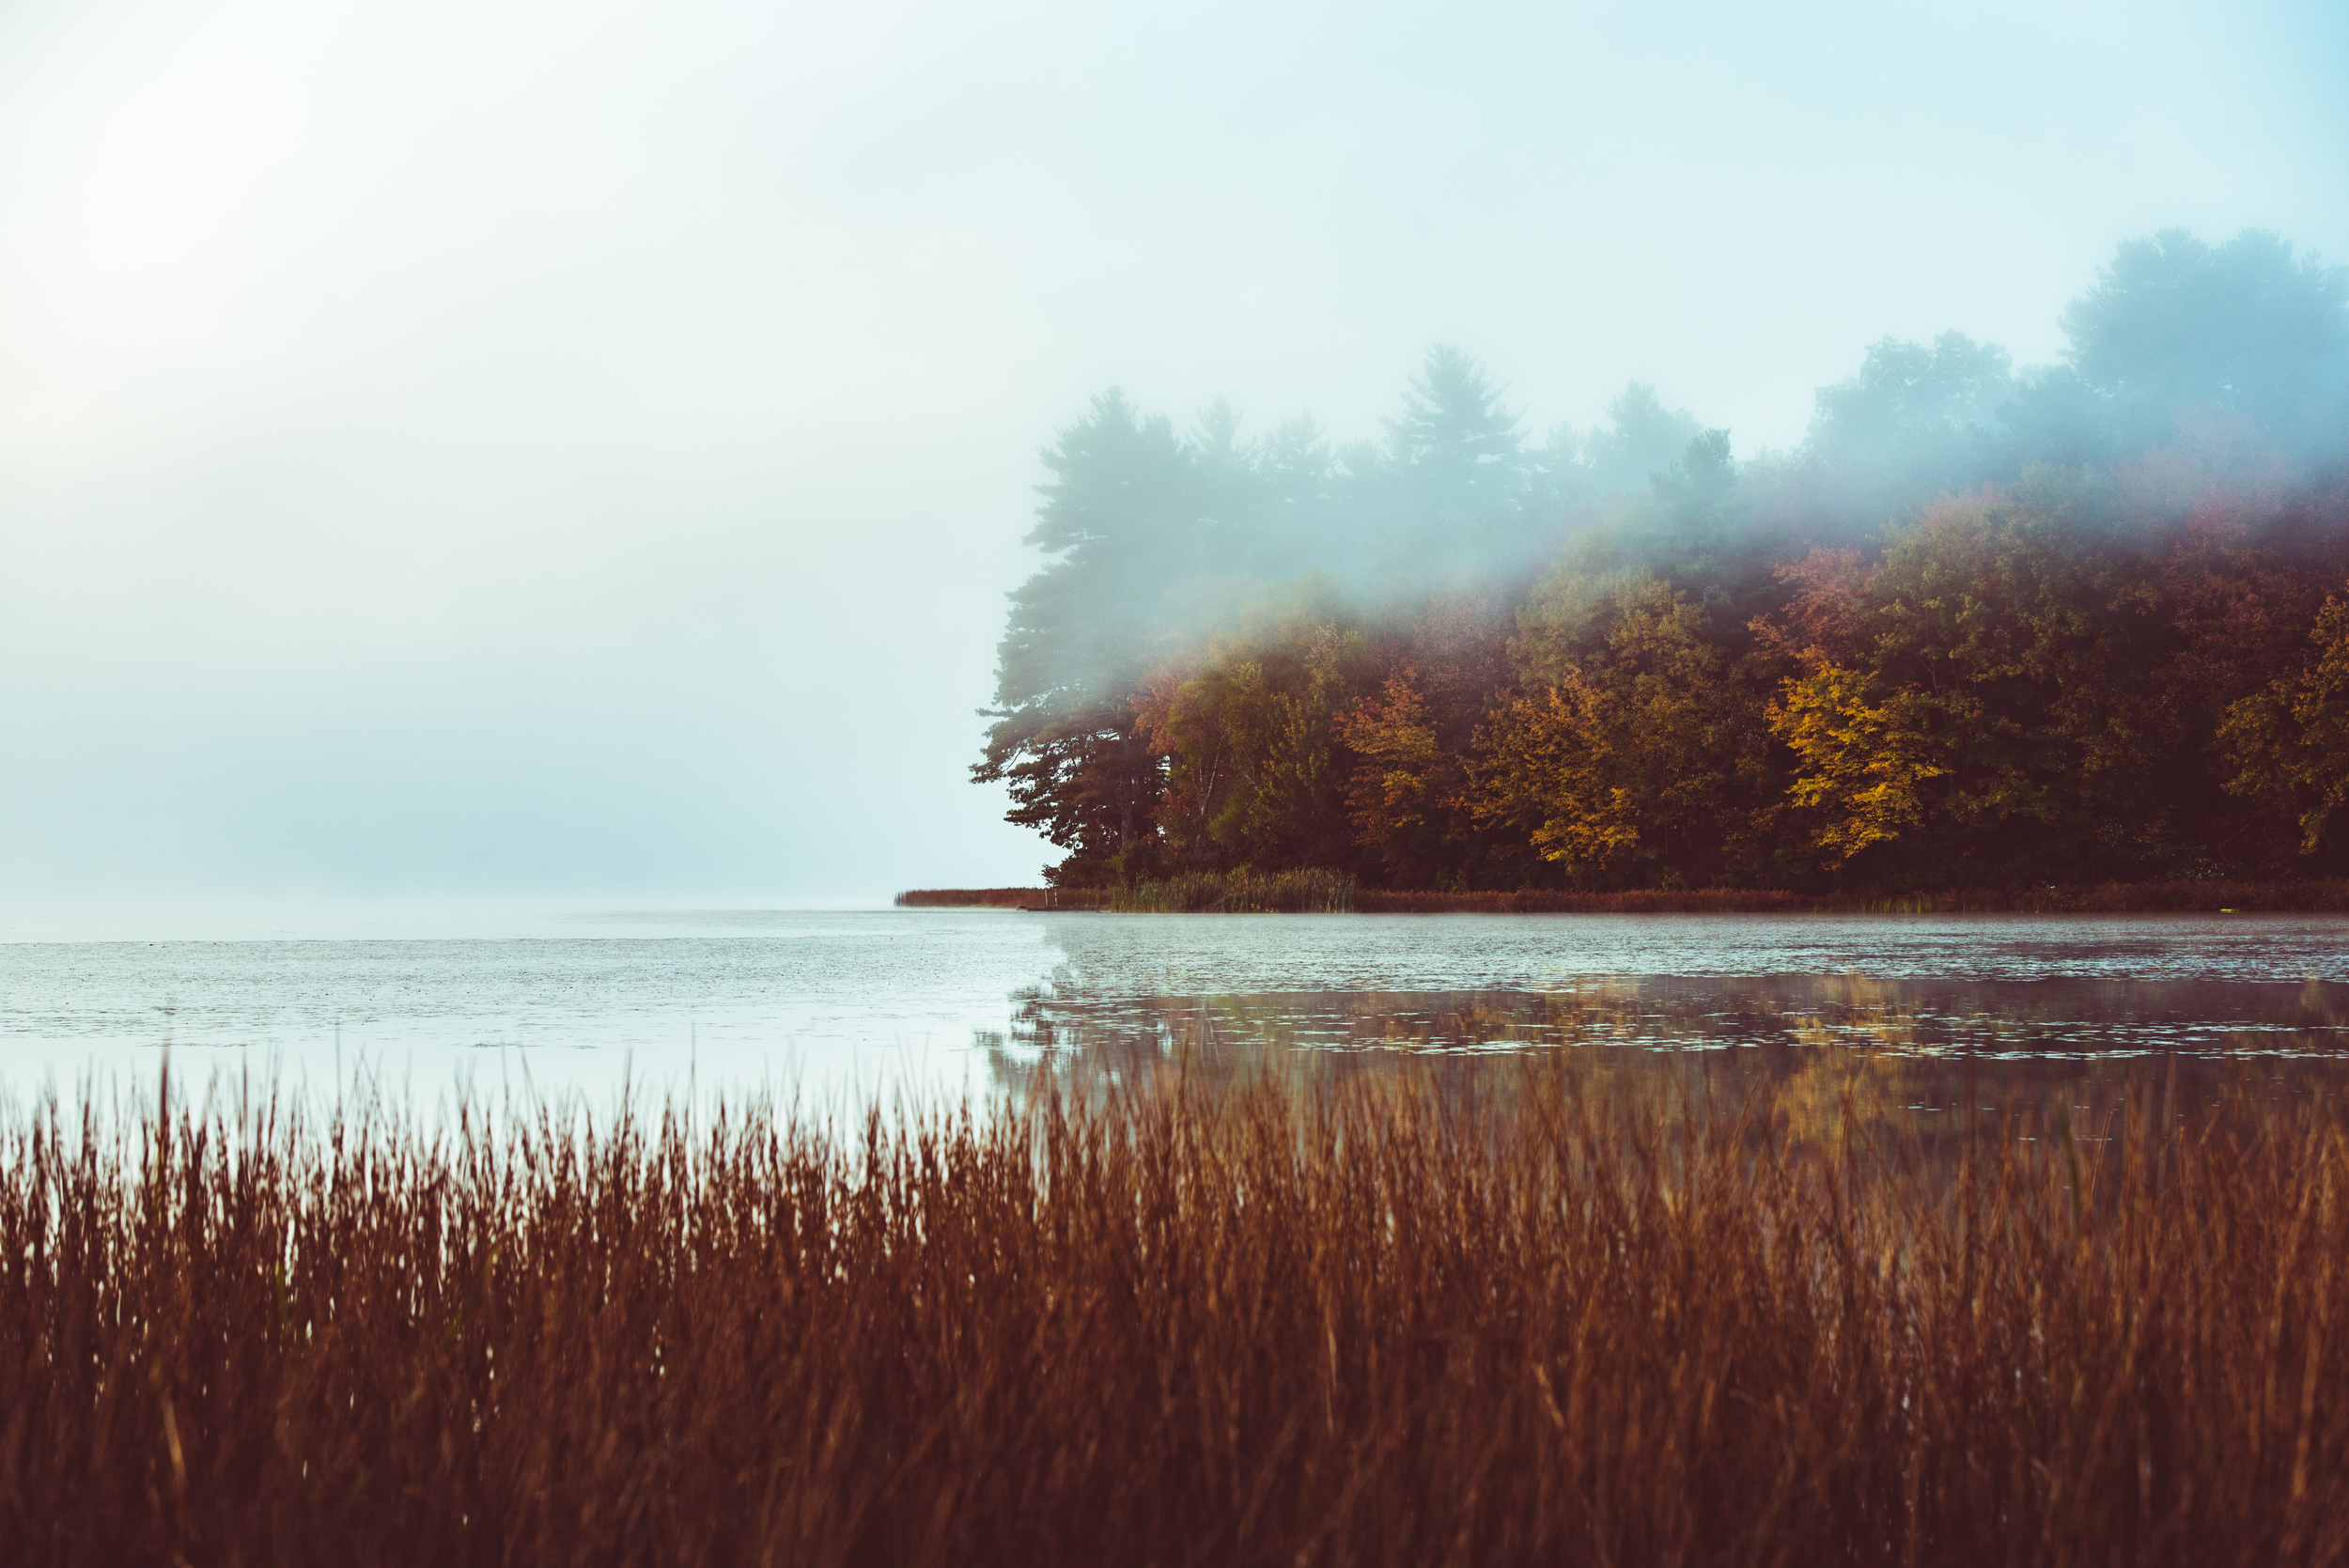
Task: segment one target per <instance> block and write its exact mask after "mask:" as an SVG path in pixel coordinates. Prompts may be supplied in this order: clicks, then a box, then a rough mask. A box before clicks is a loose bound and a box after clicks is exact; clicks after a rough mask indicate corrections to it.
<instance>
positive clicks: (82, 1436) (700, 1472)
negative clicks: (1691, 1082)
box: [0, 1073, 2349, 1568]
mask: <svg viewBox="0 0 2349 1568" xmlns="http://www.w3.org/2000/svg"><path fill="white" fill-rule="evenodd" d="M2172 1121H2174V1118H2173V1117H2171V1116H2170V1115H2168V1114H2166V1113H2164V1112H2163V1111H2161V1110H2158V1109H2157V1106H2156V1102H2155V1100H2153V1099H2148V1100H2146V1101H2145V1102H2143V1103H2141V1104H2139V1105H2137V1106H2136V1107H2134V1108H2133V1109H2132V1110H2128V1111H2127V1112H2126V1113H2124V1114H2120V1115H2118V1116H2117V1118H2116V1119H2115V1121H2114V1123H2113V1125H2112V1126H2108V1127H2100V1128H2098V1129H2096V1130H2097V1132H2098V1133H2099V1134H2100V1135H2102V1134H2108V1135H2109V1137H2108V1138H2105V1137H2102V1136H2100V1137H2099V1138H2098V1139H2096V1140H2090V1139H2088V1138H2086V1137H2081V1138H2077V1139H2076V1138H2074V1137H2073V1136H2072V1134H2073V1132H2074V1130H2075V1129H2073V1128H2072V1127H2071V1126H2069V1125H2068V1124H2056V1123H2043V1122H2042V1121H2041V1120H2040V1119H2038V1118H2036V1117H2033V1116H2027V1115H2023V1114H2021V1113H2019V1112H2016V1113H2012V1114H2010V1115H2009V1116H2007V1117H2006V1118H2004V1119H1999V1118H1994V1117H1987V1116H1985V1117H1984V1118H1983V1126H1982V1128H1981V1129H1980V1131H1979V1135H1978V1137H1976V1138H1974V1139H1972V1140H1969V1141H1965V1148H1964V1152H1963V1153H1961V1154H1960V1155H1958V1156H1957V1157H1954V1159H1953V1160H1942V1159H1939V1158H1938V1157H1926V1156H1925V1155H1924V1154H1923V1153H1922V1152H1921V1149H1920V1148H1919V1147H1918V1146H1916V1145H1892V1146H1887V1145H1871V1144H1864V1143H1859V1142H1856V1141H1850V1137H1849V1135H1846V1136H1845V1141H1842V1142H1840V1143H1837V1144H1835V1145H1834V1146H1828V1147H1820V1146H1817V1145H1814V1144H1810V1143H1806V1142H1802V1141H1797V1140H1796V1139H1795V1138H1794V1137H1793V1136H1792V1135H1791V1134H1790V1133H1789V1131H1788V1130H1787V1129H1788V1126H1789V1124H1788V1123H1787V1121H1786V1120H1785V1119H1784V1118H1783V1117H1782V1116H1781V1114H1780V1112H1779V1110H1778V1108H1777V1107H1775V1106H1774V1105H1771V1104H1766V1103H1749V1104H1745V1105H1741V1106H1738V1107H1735V1108H1731V1109H1708V1108H1707V1107H1705V1106H1704V1105H1703V1104H1702V1103H1695V1102H1690V1101H1688V1100H1687V1099H1686V1098H1683V1099H1682V1100H1680V1101H1678V1102H1674V1101H1672V1100H1664V1101H1657V1100H1651V1099H1641V1098H1639V1097H1636V1096H1633V1095H1630V1094H1626V1093H1612V1094H1608V1093H1598V1092H1594V1091H1592V1090H1590V1089H1589V1088H1588V1087H1587V1086H1583V1087H1578V1086H1577V1084H1576V1083H1575V1082H1574V1081H1573V1080H1571V1079H1568V1078H1566V1077H1564V1076H1563V1075H1556V1076H1544V1075H1542V1074H1539V1073H1534V1074H1532V1076H1529V1077H1528V1078H1527V1079H1524V1080H1523V1081H1522V1082H1521V1083H1520V1084H1518V1085H1517V1087H1516V1089H1515V1090H1514V1091H1513V1092H1512V1093H1511V1094H1509V1095H1508V1096H1507V1098H1506V1099H1505V1101H1493V1100H1487V1099H1476V1098H1470V1097H1467V1096H1464V1095H1462V1094H1458V1093H1452V1092H1446V1091H1443V1090H1442V1089H1440V1088H1439V1086H1438V1085H1436V1084H1435V1083H1434V1082H1433V1081H1432V1080H1428V1079H1413V1080H1409V1081H1407V1082H1403V1083H1399V1084H1398V1083H1394V1082H1388V1083H1383V1084H1381V1083H1372V1082H1368V1081H1363V1082H1360V1083H1357V1084H1355V1085H1353V1086H1351V1087H1348V1088H1346V1089H1344V1090H1341V1091H1335V1092H1330V1093H1326V1094H1320V1095H1318V1096H1315V1097H1308V1098H1304V1099H1299V1098H1298V1097H1296V1096H1292V1095H1286V1094H1282V1093H1279V1092H1276V1091H1275V1090H1273V1089H1272V1088H1270V1087H1268V1086H1260V1087H1258V1088H1256V1089H1252V1090H1248V1091H1243V1092H1238V1093H1235V1094H1229V1095H1225V1096H1221V1097H1214V1098H1210V1097H1208V1096H1206V1095H1203V1094H1198V1093H1196V1092H1175V1093H1171V1094H1163V1095H1148V1096H1128V1097H1125V1098H1122V1099H1116V1100H1114V1101H1113V1103H1108V1104H1105V1105H1100V1106H1097V1107H1089V1106H1087V1105H1082V1104H1080V1103H1078V1102H1075V1101H1072V1100H1070V1099H1068V1098H1066V1097H1063V1096H1061V1095H1059V1094H1055V1093H1053V1092H1051V1091H1050V1090H1049V1089H1044V1090H1039V1091H1038V1096H1037V1098H1036V1099H1035V1100H1034V1102H1033V1103H1032V1104H1030V1105H1029V1106H1028V1107H1027V1108H1026V1109H1019V1108H1016V1107H1012V1106H1009V1105H1004V1106H999V1107H994V1108H990V1109H987V1110H977V1111H972V1112H964V1113H959V1114H954V1115H934V1116H929V1117H926V1118H914V1119H912V1120H910V1121H908V1122H905V1123H902V1124H892V1123H889V1122H885V1121H884V1120H882V1119H880V1118H879V1117H875V1118H873V1119H870V1120H868V1121H866V1122H864V1123H863V1124H862V1125H860V1126H855V1127H853V1128H850V1129H848V1130H835V1129H832V1128H831V1127H828V1126H822V1125H819V1124H816V1123H812V1122H809V1121H806V1120H801V1119H797V1118H794V1117H791V1116H787V1115H782V1114H770V1113H753V1114H747V1115H744V1114H735V1115H729V1116H727V1117H725V1118H723V1119H722V1120H720V1121H719V1122H717V1123H716V1124H715V1125H705V1126H688V1125H686V1124H685V1123H684V1122H682V1121H680V1120H678V1119H677V1118H676V1117H673V1116H672V1117H659V1118H652V1119H642V1118H637V1117H632V1116H623V1117H621V1118H619V1119H618V1120H616V1121H615V1122H612V1123H610V1124H608V1125H605V1126H600V1127H597V1128H595V1129H593V1130H586V1129H584V1128H583V1126H581V1125H580V1124H578V1123H576V1122H571V1121H567V1120H566V1119H564V1118H561V1117H555V1116H541V1117H540V1118H539V1119H538V1120H537V1121H536V1122H535V1123H532V1124H530V1125H528V1126H514V1125H512V1124H510V1123H509V1124H507V1125H506V1126H504V1127H503V1128H502V1129H501V1130H498V1131H494V1132H492V1131H490V1130H487V1129H486V1128H485V1126H484V1125H483V1123H482V1121H481V1120H480V1119H479V1118H478V1117H477V1116H471V1115H468V1116H462V1117H460V1118H459V1120H458V1121H457V1122H456V1123H455V1124H454V1125H453V1126H451V1127H450V1129H449V1130H447V1131H446V1132H444V1133H431V1132H428V1131H427V1130H426V1129H425V1128H423V1127H421V1126H417V1125H414V1124H412V1123H406V1122H401V1121H399V1120H397V1119H393V1118H386V1117H384V1116H381V1115H374V1114H365V1113H354V1114H352V1115H351V1116H350V1117H349V1118H347V1119H343V1120H338V1121H336V1122H334V1123H332V1124H329V1125H325V1126H319V1127H316V1128H312V1129H304V1128H303V1127H302V1126H299V1125H296V1124H295V1123H294V1122H293V1121H291V1120H290V1119H287V1118H281V1117H279V1116H278V1115H276V1114H275V1113H274V1112H272V1111H267V1110H262V1111H252V1112H240V1113H238V1114H236V1115H234V1116H214V1117H210V1118H204V1117H194V1116H190V1115H188V1114H186V1113H184V1112H183V1113H181V1114H179V1115H178V1116H176V1117H174V1118H172V1119H170V1120H168V1121H161V1122H159V1121H154V1120H150V1121H148V1123H146V1124H145V1125H143V1126H129V1127H126V1128H123V1129H121V1130H118V1131H110V1130H108V1128H109V1124H107V1123H106V1122H105V1121H104V1120H103V1119H102V1118H101V1117H98V1116H96V1115H92V1114H88V1113H84V1114H82V1115H80V1116H79V1117H78V1118H77V1117H75V1116H72V1115H69V1114H65V1113H61V1112H59V1111H58V1110H56V1109H55V1108H54V1107H52V1108H51V1109H49V1110H46V1111H44V1112H43V1113H41V1114H40V1115H39V1116H37V1117H34V1118H32V1119H30V1120H26V1121H21V1122H20V1123H19V1124H18V1126H17V1130H16V1131H15V1132H14V1134H13V1135H12V1136H11V1137H10V1138H9V1140H8V1141H7V1144H6V1147H5V1148H4V1149H0V1334H4V1335H5V1336H6V1339H5V1343H4V1344H0V1560H6V1561H8V1562H10V1563H23V1564H32V1563H51V1562H60V1563H62V1562H74V1563H107V1564H115V1563H132V1562H156V1563H163V1562H174V1561H182V1560H184V1561H186V1562H189V1563H192V1564H211V1563H230V1562H247V1563H271V1562H288V1563H291V1562H303V1563H319V1562H337V1563H344V1562H350V1563H362V1562H411V1561H412V1562H420V1563H421V1562H430V1563H435V1564H443V1563H450V1564H462V1563H476V1562H478V1563H490V1562H513V1561H527V1562H534V1563H559V1562H620V1561H627V1562H646V1563H665V1562H728V1563H732V1562H792V1563H833V1562H841V1563H868V1562H869V1563H932V1562H936V1563H950V1562H951V1563H968V1562H1019V1563H1044V1564H1051V1563H1063V1562H1082V1563H1089V1564H1090V1563H1104V1562H1133V1563H1168V1564H1172V1563H1203V1564H1205V1563H1212V1564H1218V1565H1221V1564H1233V1563H1279V1564H1282V1565H1283V1568H1286V1565H1290V1564H1295V1563H1299V1562H1303V1563H1410V1564H1427V1563H1443V1562H1457V1563H1480V1564H1483V1563H1511V1562H1532V1561H1577V1562H1580V1561H1589V1562H1619V1563H1672V1562H1685V1563H1698V1562H1704V1563H1711V1562H1738V1563H1789V1564H1793V1563H1812V1562H1819V1561H1827V1560H1841V1561H1859V1562H1886V1563H1893V1562H1898V1563H1908V1562H1920V1563H1952V1564H1959V1563H1962V1564H1974V1563H1981V1562H1988V1561H2030V1562H2037V1563H2064V1562H2088V1561H2093V1562H2100V1563H2101V1562H2156V1563H2182V1564H2183V1563H2194V1564H2212V1563H2236V1562H2241V1563H2251V1562H2259V1563H2272V1562H2279V1561H2281V1562H2318V1561H2327V1560H2338V1559H2339V1558H2340V1557H2341V1554H2342V1553H2343V1551H2344V1550H2349V1483H2344V1480H2343V1478H2344V1476H2349V1401H2345V1400H2343V1399H2342V1398H2341V1389H2344V1388H2349V1348H2345V1347H2349V1339H2345V1338H2344V1327H2349V1326H2344V1325H2343V1324H2341V1323H2339V1322H2336V1321H2335V1320H2336V1318H2338V1317H2340V1316H2341V1315H2342V1314H2343V1312H2349V1305H2345V1304H2349V1203H2344V1196H2349V1194H2344V1192H2343V1190H2342V1188H2343V1174H2344V1157H2349V1117H2345V1116H2344V1115H2343V1114H2342V1112H2341V1110H2340V1108H2339V1107H2338V1105H2337V1104H2335V1103H2332V1102H2320V1103H2318V1104H2317V1105H2315V1106H2314V1107H2310V1106H2307V1105H2303V1106H2301V1107H2299V1108H2297V1109H2284V1110H2273V1111H2261V1112H2258V1113H2254V1112H2253V1111H2252V1110H2249V1109H2248V1108H2247V1107H2246V1106H2245V1105H2242V1104H2237V1105H2235V1106H2233V1107H2231V1108H2222V1109H2221V1110H2217V1111H2215V1112H2201V1111H2198V1112H2196V1113H2195V1115H2194V1117H2193V1119H2192V1120H2191V1121H2190V1122H2189V1123H2187V1124H2186V1125H2184V1126H2170V1125H2169V1124H2170V1123H2171V1122H2172ZM1843 1125H1844V1126H1847V1127H1848V1126H1854V1125H1856V1123H1855V1122H1854V1121H1853V1120H1852V1119H1850V1118H1846V1119H1845V1120H1844V1123H1843ZM2027 1136H2029V1137H2030V1138H2034V1139H2036V1140H2037V1141H2024V1140H2025V1138H2026V1137H2027Z"/></svg>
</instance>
